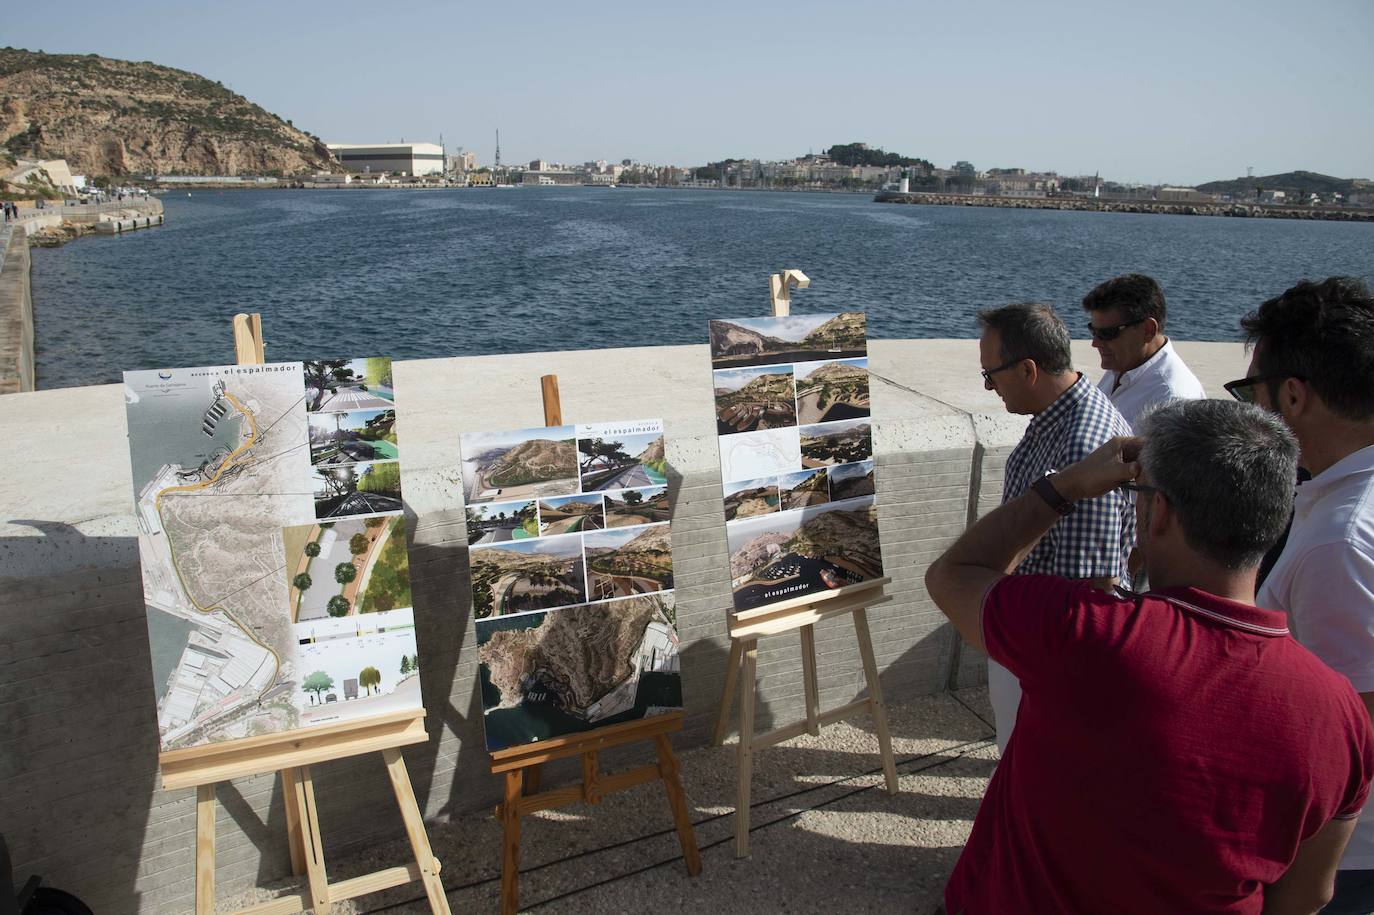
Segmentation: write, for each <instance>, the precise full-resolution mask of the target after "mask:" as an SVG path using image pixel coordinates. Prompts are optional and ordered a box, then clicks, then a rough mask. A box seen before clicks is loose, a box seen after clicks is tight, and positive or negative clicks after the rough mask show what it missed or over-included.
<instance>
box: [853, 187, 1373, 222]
mask: <svg viewBox="0 0 1374 915" xmlns="http://www.w3.org/2000/svg"><path fill="white" fill-rule="evenodd" d="M873 201H874V202H875V203H901V204H916V205H925V206H966V207H1000V208H1004V209H1016V210H1077V211H1079V212H1095V213H1155V214H1159V215H1163V216H1230V217H1239V218H1251V219H1317V220H1324V221H1330V222H1374V209H1337V208H1335V207H1289V206H1274V205H1272V204H1265V203H1219V202H1215V201H1211V202H1209V201H1204V200H1197V201H1182V200H1178V201H1171V200H1112V199H1106V198H1094V197H990V196H976V195H973V194H941V193H922V192H919V191H914V192H909V193H905V194H903V193H901V192H900V191H881V192H879V193H878V194H876V195H875V196H874V197H873Z"/></svg>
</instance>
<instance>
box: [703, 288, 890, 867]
mask: <svg viewBox="0 0 1374 915" xmlns="http://www.w3.org/2000/svg"><path fill="white" fill-rule="evenodd" d="M810 284H811V280H810V279H808V278H807V276H806V274H804V273H802V272H801V271H800V270H784V271H783V272H782V273H775V274H773V275H772V276H770V277H769V295H770V298H771V299H772V302H773V315H774V316H775V317H785V316H786V315H788V314H790V313H791V306H792V299H791V289H792V287H793V286H796V287H798V288H802V289H804V288H806V287H807V286H809V285H810ZM891 580H892V579H890V578H878V579H874V580H873V581H866V582H861V583H860V584H857V585H850V586H848V587H845V588H838V589H836V590H834V591H830V592H827V593H825V594H812V595H805V596H802V597H797V598H793V599H791V600H786V601H780V602H778V603H775V604H769V605H768V606H766V607H760V608H758V609H757V610H747V611H744V612H741V613H732V614H731V616H730V660H729V661H727V662H726V668H725V689H724V691H723V692H722V693H721V697H720V712H719V714H718V716H717V718H716V730H715V734H714V736H713V738H712V742H713V743H714V744H715V745H716V746H720V745H721V744H723V743H724V742H725V735H726V732H727V731H728V730H729V727H730V709H731V707H732V706H733V705H734V700H735V686H736V684H738V686H739V747H738V749H737V750H736V760H737V766H736V769H737V777H738V779H739V786H738V793H737V800H736V802H735V857H737V858H744V857H747V856H748V854H749V795H750V791H751V788H752V783H753V774H754V769H753V767H754V750H756V749H759V750H761V749H763V748H765V747H771V746H773V745H774V744H778V743H782V742H783V741H784V740H791V739H792V738H793V737H798V736H800V735H802V734H811V735H813V736H815V735H817V734H820V730H821V725H823V724H830V723H831V722H834V721H841V720H843V719H845V718H850V717H853V716H854V715H859V714H862V713H864V712H867V713H868V714H869V715H871V716H872V717H873V728H874V730H875V731H877V733H878V751H879V754H880V755H881V756H882V761H883V777H884V779H885V780H886V783H887V792H888V794H896V793H897V762H896V759H895V758H894V757H893V755H892V735H891V732H890V731H888V727H887V708H886V707H885V706H884V705H883V689H882V684H881V683H880V682H879V681H878V663H877V660H876V659H875V657H874V655H873V639H872V637H871V635H870V634H869V631H868V615H867V611H868V608H869V607H873V606H876V605H878V604H882V603H886V602H887V601H890V600H891V599H892V596H891V595H890V594H887V593H886V592H885V587H886V585H887V584H888V583H889V582H890V581H891ZM846 613H847V614H849V615H850V616H852V617H853V619H854V635H855V638H856V640H857V641H858V644H859V654H860V656H861V657H862V658H863V666H864V680H865V682H866V684H867V686H868V697H867V698H864V699H858V700H856V701H854V702H851V703H849V704H848V705H842V706H840V707H838V708H833V709H830V710H829V711H824V712H823V711H821V709H820V687H819V685H818V683H817V680H816V630H815V625H816V624H817V623H819V622H821V621H822V620H825V619H830V618H831V617H835V616H840V615H843V614H846ZM793 630H800V632H801V656H802V686H803V689H804V690H805V693H806V718H805V719H803V720H802V721H797V722H794V723H792V724H787V725H783V726H782V727H779V728H774V729H773V730H771V731H769V732H767V733H766V734H755V733H754V708H755V701H756V690H757V682H756V664H757V660H758V642H759V638H761V637H762V636H766V635H781V634H782V633H785V632H792V631H793Z"/></svg>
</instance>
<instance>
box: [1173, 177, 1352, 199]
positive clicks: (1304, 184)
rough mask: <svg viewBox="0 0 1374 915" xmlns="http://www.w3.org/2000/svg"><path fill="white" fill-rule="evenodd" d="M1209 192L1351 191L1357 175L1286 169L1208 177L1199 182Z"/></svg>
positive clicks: (1249, 194)
mask: <svg viewBox="0 0 1374 915" xmlns="http://www.w3.org/2000/svg"><path fill="white" fill-rule="evenodd" d="M1197 189H1198V190H1199V191H1202V192H1203V193H1206V194H1230V195H1231V196H1233V197H1254V196H1255V194H1256V192H1257V191H1283V192H1284V193H1285V194H1303V195H1306V194H1321V195H1322V196H1323V197H1325V196H1327V195H1329V194H1349V193H1350V192H1351V191H1352V190H1355V189H1356V182H1355V179H1352V178H1335V177H1332V176H1331V175H1322V174H1318V173H1317V172H1305V171H1296V172H1283V173H1282V174H1278V175H1261V176H1258V177H1254V178H1232V179H1231V180H1229V181H1209V182H1207V183H1206V184H1199V185H1198V186H1197Z"/></svg>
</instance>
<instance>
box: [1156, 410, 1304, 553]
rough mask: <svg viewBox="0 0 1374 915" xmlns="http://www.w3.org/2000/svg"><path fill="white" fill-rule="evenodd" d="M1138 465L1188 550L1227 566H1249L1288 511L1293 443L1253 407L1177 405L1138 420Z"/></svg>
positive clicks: (1294, 460) (1275, 538) (1276, 535)
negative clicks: (1140, 439) (1172, 513)
mask: <svg viewBox="0 0 1374 915" xmlns="http://www.w3.org/2000/svg"><path fill="white" fill-rule="evenodd" d="M1139 431H1140V434H1141V435H1142V436H1143V437H1144V439H1145V445H1144V448H1143V449H1142V450H1141V454H1140V462H1141V466H1142V468H1143V470H1144V477H1145V480H1146V482H1148V483H1149V484H1150V485H1151V486H1155V487H1158V489H1159V491H1160V492H1162V493H1163V494H1164V496H1165V497H1166V498H1167V499H1168V500H1169V504H1170V506H1171V507H1172V508H1173V510H1174V511H1175V512H1177V513H1178V518H1179V523H1180V525H1181V526H1182V528H1183V536H1184V539H1185V540H1186V541H1187V543H1188V545H1189V546H1191V547H1192V548H1193V549H1195V550H1197V552H1198V553H1199V554H1201V555H1202V556H1203V557H1204V558H1206V559H1210V560H1211V561H1213V562H1216V563H1218V564H1220V565H1222V566H1224V567H1225V568H1228V569H1246V568H1251V567H1253V566H1257V565H1259V563H1260V560H1261V559H1263V558H1264V554H1265V553H1266V552H1267V551H1268V550H1269V548H1270V547H1271V546H1273V545H1274V543H1275V542H1277V541H1278V539H1279V537H1280V535H1282V534H1283V530H1284V527H1285V526H1286V525H1287V524H1288V519H1289V517H1290V516H1291V515H1292V511H1293V489H1294V487H1295V486H1296V485H1297V474H1298V442H1297V439H1295V438H1294V437H1293V433H1292V432H1290V431H1289V429H1288V427H1287V426H1286V425H1284V423H1283V421H1282V420H1281V419H1279V418H1278V417H1277V416H1274V415H1272V414H1270V413H1267V412H1266V411H1264V410H1262V409H1260V408H1259V407H1257V406H1255V405H1254V404H1244V403H1237V402H1235V401H1231V400H1180V401H1174V402H1172V403H1168V404H1165V405H1164V406H1161V407H1159V408H1158V409H1156V410H1154V411H1153V412H1151V413H1150V414H1148V415H1147V416H1146V417H1145V418H1144V419H1143V420H1142V421H1141V423H1140V430H1139Z"/></svg>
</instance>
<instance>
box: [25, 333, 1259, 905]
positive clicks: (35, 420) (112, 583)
mask: <svg viewBox="0 0 1374 915" xmlns="http://www.w3.org/2000/svg"><path fill="white" fill-rule="evenodd" d="M870 346H871V356H870V367H871V369H872V371H873V374H874V376H875V378H874V381H873V414H874V417H875V419H874V430H875V431H874V448H875V451H876V457H877V473H878V505H879V527H880V531H881V539H882V546H883V554H884V561H885V566H886V570H887V572H888V574H890V575H891V576H892V578H893V584H892V586H891V591H892V593H893V594H894V596H895V598H896V599H895V600H894V601H892V602H891V603H890V604H887V605H884V606H882V607H880V608H876V609H875V610H874V611H873V612H872V614H871V625H872V629H873V640H874V644H875V647H876V649H877V654H878V663H879V666H880V668H881V670H882V681H883V686H884V689H885V691H886V693H887V696H888V698H889V699H890V700H892V701H897V702H900V701H902V700H904V699H907V698H910V697H912V696H916V695H920V694H926V693H934V692H939V691H941V690H944V689H946V688H948V687H949V686H950V685H952V684H955V685H967V684H972V683H978V682H981V681H982V679H983V677H984V675H985V674H984V666H983V659H982V658H981V657H980V656H978V655H977V654H976V653H975V652H972V651H960V650H959V648H958V642H957V639H956V638H955V637H954V635H953V633H952V631H951V629H950V627H949V626H948V625H947V624H946V623H945V622H944V619H943V617H942V616H941V615H940V614H939V612H938V610H937V609H936V608H935V607H934V606H933V605H932V604H931V602H930V600H929V598H928V597H927V596H926V594H925V590H924V587H923V586H922V583H921V576H922V574H923V573H924V571H925V567H926V566H927V565H928V564H929V562H930V561H931V559H933V558H934V557H935V556H936V555H938V554H939V552H940V551H941V550H943V549H944V548H945V547H946V546H947V545H948V544H949V543H950V542H951V541H952V540H953V539H954V538H955V537H956V536H957V535H958V533H959V532H960V531H961V530H963V528H964V527H965V525H966V524H967V523H968V520H969V518H970V517H973V516H975V515H976V514H978V513H981V512H983V511H985V510H987V509H988V508H990V507H992V506H994V505H996V504H997V502H998V501H999V499H1000V494H1001V472H1002V465H1003V463H1004V462H1005V458H1006V454H1007V452H1008V451H1009V450H1010V448H1011V446H1012V445H1014V444H1015V442H1016V440H1017V439H1018V438H1019V436H1020V434H1021V432H1022V430H1023V429H1024V424H1025V420H1024V418H1022V417H1011V416H1008V415H1006V414H1005V413H1004V412H1003V411H1002V409H1001V405H1000V402H999V401H998V399H997V398H996V396H995V395H993V394H991V393H988V392H986V391H984V390H982V387H981V380H980V379H979V377H978V362H977V346H976V343H975V342H974V341H971V340H963V341H873V342H871V344H870ZM1181 350H1182V352H1183V354H1184V356H1185V358H1187V359H1188V360H1189V362H1190V364H1192V365H1193V366H1194V367H1195V369H1197V370H1198V373H1199V376H1200V377H1202V379H1203V382H1204V384H1206V385H1207V387H1208V390H1210V391H1212V392H1213V393H1214V394H1220V393H1221V388H1220V385H1221V382H1222V381H1224V380H1226V379H1228V378H1232V377H1238V376H1239V375H1241V374H1244V364H1245V358H1244V355H1243V353H1242V352H1241V350H1240V347H1239V346H1238V345H1234V344H1193V345H1185V346H1183V347H1181ZM268 356H269V358H270V357H271V351H270V348H269V352H268ZM1076 356H1077V358H1078V359H1079V364H1080V365H1082V366H1085V367H1086V366H1095V365H1096V360H1095V359H1093V358H1092V354H1091V351H1090V350H1088V349H1087V347H1086V345H1080V346H1079V347H1078V348H1077V349H1076ZM608 368H610V369H611V370H610V371H607V369H608ZM546 372H555V373H557V374H558V376H559V379H560V384H561V391H562V402H563V415H564V417H565V418H566V419H567V420H568V421H570V422H595V421H601V420H614V419H618V418H637V417H662V418H663V419H664V420H665V422H666V425H667V434H668V443H669V445H668V460H669V462H670V465H671V468H672V469H671V473H670V493H671V497H672V500H673V506H674V514H673V522H672V532H673V547H674V560H675V563H674V564H675V577H676V583H677V587H678V614H679V622H678V629H679V633H680V635H681V637H682V643H683V649H684V655H683V677H684V681H685V682H684V690H685V694H686V701H687V706H688V708H687V712H688V717H687V726H686V731H685V733H684V734H682V735H681V736H680V737H678V738H677V739H676V742H677V744H678V745H679V746H689V745H693V744H699V743H702V742H704V741H705V740H707V739H708V733H709V729H710V726H711V724H712V722H713V719H714V713H715V708H716V704H717V702H718V701H719V698H720V694H719V690H720V685H721V682H722V681H723V679H724V670H725V661H726V657H727V654H728V647H729V646H728V641H727V638H726V635H725V631H726V630H725V613H726V608H727V607H728V606H729V605H730V598H729V581H728V562H727V557H726V547H725V531H724V519H723V514H722V508H721V492H720V477H719V471H718V464H717V449H716V435H715V424H714V414H713V409H712V401H711V382H710V375H709V363H708V357H707V351H706V347H705V346H680V347H658V348H643V349H629V350H602V351H591V352H567V353H542V354H539V353H537V354H524V355H511V356H481V357H469V358H456V359H433V360H422V361H409V362H398V363H397V364H396V366H395V376H396V385H397V391H398V403H397V406H398V408H399V410H400V411H401V414H400V415H401V426H400V435H401V441H402V465H403V467H404V490H405V500H406V503H407V505H406V507H407V510H408V513H409V514H410V515H411V516H412V526H413V534H414V538H413V539H414V542H413V544H412V547H411V554H410V555H411V570H412V579H413V593H414V598H415V608H416V627H417V630H418V636H419V640H420V642H421V645H422V648H421V651H422V652H423V653H424V654H425V658H426V662H425V666H424V670H423V673H422V685H423V689H424V695H425V699H426V706H427V708H428V711H429V732H430V740H429V742H428V743H427V744H422V745H418V746H416V747H412V748H409V749H407V750H406V752H405V755H406V759H407V763H408V765H409V766H410V771H411V776H412V779H413V781H414V784H415V788H416V793H417V795H418V797H419V801H420V804H421V806H422V808H423V809H424V811H425V815H426V817H428V818H431V819H443V818H445V817H447V816H449V815H451V814H454V813H456V812H461V811H469V810H473V809H478V808H482V807H485V806H488V805H490V804H492V803H493V802H494V801H496V800H497V789H498V782H497V780H496V779H495V778H494V777H493V776H491V775H490V773H489V771H488V769H487V767H486V765H485V763H486V759H487V757H486V753H485V752H484V749H483V746H484V744H483V739H482V730H481V727H482V726H481V703H480V698H479V695H478V692H477V689H476V688H475V687H476V651H475V639H474V631H473V622H472V618H471V606H470V602H469V600H468V599H467V598H466V596H465V595H467V594H468V591H469V587H468V576H467V547H466V540H465V537H464V532H463V513H462V504H461V486H460V483H459V472H458V451H457V444H458V434H459V432H460V431H480V430H494V429H507V428H512V427H520V426H534V425H539V424H540V423H541V422H542V412H541V405H540V399H539V391H538V377H539V376H540V375H541V374H543V373H546ZM1090 374H1091V375H1093V376H1094V377H1095V376H1096V374H1097V372H1096V370H1095V369H1094V370H1092V371H1091V372H1090ZM0 426H2V427H3V428H4V429H5V430H6V432H7V441H6V451H7V454H8V455H11V456H13V458H14V459H12V460H6V462H5V472H4V473H3V474H0V506H4V509H5V513H4V514H3V515H0V620H3V621H4V625H5V638H4V639H2V640H0V671H3V672H4V673H3V675H2V679H0V828H2V829H3V830H4V831H5V834H6V836H7V837H8V839H9V842H10V845H11V849H12V852H13V854H14V858H15V863H16V869H17V871H18V872H19V873H20V874H27V873H29V872H41V873H43V874H45V875H46V876H47V877H48V878H49V879H51V880H52V881H53V882H54V883H56V884H58V885H61V886H64V887H67V888H69V889H72V890H74V891H76V892H77V893H79V894H80V895H82V896H83V897H85V898H86V900H87V902H88V903H90V904H91V905H92V907H93V908H94V909H95V910H96V911H99V912H101V913H102V915H105V913H124V912H134V911H139V912H180V911H187V910H189V909H190V908H191V899H192V897H193V885H194V873H193V854H194V853H193V846H194V831H195V797H194V792H193V791H189V790H183V791H163V790H161V789H160V788H159V781H158V773H157V726H156V716H155V709H154V703H153V691H152V683H151V679H152V678H151V673H150V667H149V657H148V645H147V638H146V631H145V627H144V610H143V602H142V589H141V585H140V579H139V568H138V556H137V541H136V526H135V522H134V519H133V517H132V510H133V506H132V496H131V494H130V488H131V483H130V471H129V463H128V456H127V433H126V430H125V423H124V408H123V400H122V396H121V391H120V389H119V387H118V386H114V385H109V386H101V387H89V388H70V389H63V390H53V391H40V392H37V393H31V394H22V395H15V396H12V397H4V398H0ZM817 647H818V652H819V670H820V686H821V693H822V700H823V701H824V702H825V703H826V704H827V705H829V704H836V703H842V702H848V701H850V700H852V699H854V698H856V697H857V696H858V695H859V693H860V691H861V684H862V673H861V667H860V661H859V658H858V656H857V652H856V651H855V649H854V645H853V639H852V637H851V635H850V631H849V630H848V628H847V627H846V626H844V625H842V624H840V623H839V622H835V623H833V624H828V625H823V626H821V627H820V631H819V632H818V633H817ZM759 681H760V706H759V716H758V717H759V719H760V720H759V721H758V723H757V726H758V727H759V729H765V728H768V727H771V726H773V725H776V724H779V723H783V722H785V721H787V720H790V719H794V718H796V717H797V716H799V715H800V714H801V712H802V693H801V675H800V661H799V657H798V650H797V639H796V638H794V637H790V636H784V637H778V638H776V639H773V640H770V641H765V642H764V643H763V644H762V645H761V648H760V657H759ZM608 764H614V760H611V761H608ZM569 773H570V770H568V769H563V770H555V771H553V772H551V773H550V774H549V779H550V780H551V781H556V780H558V779H559V778H560V777H568V776H569ZM315 778H316V783H317V786H318V795H319V806H320V818H321V821H322V823H321V825H322V828H323V830H324V835H325V837H326V838H325V841H326V849H325V850H326V853H327V854H337V853H340V852H345V851H352V850H356V849H358V848H361V847H363V846H365V845H367V844H369V843H370V842H371V841H373V840H375V839H376V838H378V837H394V836H399V835H401V834H402V829H401V824H400V821H399V817H398V816H397V814H396V811H395V805H394V801H393V800H392V797H391V793H390V790H389V787H388V785H387V779H386V775H385V773H384V770H383V768H382V766H381V764H380V761H379V759H376V758H359V759H355V760H345V761H340V762H337V763H332V764H328V765H323V766H319V767H317V768H316V776H315ZM219 798H220V802H221V804H222V810H221V814H220V817H219V820H218V840H219V848H220V855H219V867H218V874H217V877H218V881H219V883H220V886H221V888H222V891H224V892H232V891H235V890H241V889H244V888H246V887H248V886H251V885H254V884H257V883H262V882H266V881H268V880H272V879H275V878H278V877H281V876H284V875H285V874H286V872H287V870H288V864H287V854H286V847H285V816H284V813H283V809H282V797H281V787H280V785H279V784H278V783H277V781H276V779H275V778H274V777H272V776H261V777H257V778H249V779H241V780H239V781H236V782H234V783H233V784H232V785H231V786H227V787H224V788H222V789H221V791H220V795H219ZM473 853H474V854H488V855H490V856H491V857H492V859H493V860H495V859H496V856H497V855H498V849H497V848H495V847H492V848H489V849H482V848H475V849H473Z"/></svg>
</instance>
